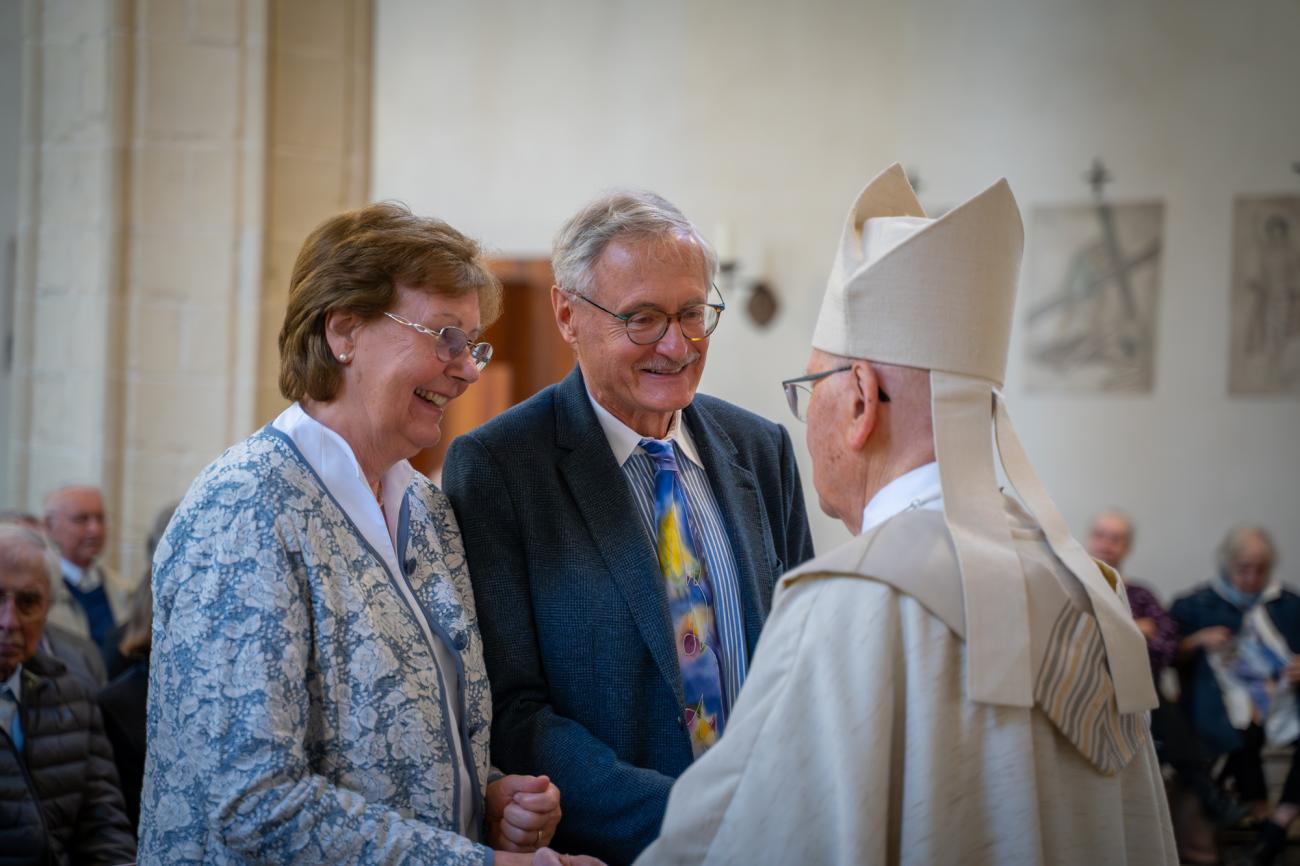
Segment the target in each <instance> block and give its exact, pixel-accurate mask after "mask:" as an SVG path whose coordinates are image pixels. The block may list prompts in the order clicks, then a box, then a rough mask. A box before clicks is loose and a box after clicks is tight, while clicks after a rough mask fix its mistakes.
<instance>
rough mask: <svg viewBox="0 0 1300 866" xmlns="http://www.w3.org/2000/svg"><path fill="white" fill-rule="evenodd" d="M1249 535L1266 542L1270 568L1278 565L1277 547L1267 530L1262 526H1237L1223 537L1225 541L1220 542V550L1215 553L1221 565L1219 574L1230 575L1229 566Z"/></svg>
mask: <svg viewBox="0 0 1300 866" xmlns="http://www.w3.org/2000/svg"><path fill="white" fill-rule="evenodd" d="M1249 535H1253V536H1255V537H1256V538H1258V539H1259V540H1260V541H1262V542H1264V546H1265V547H1267V548H1268V564H1269V567H1270V568H1272V567H1273V566H1275V565H1277V545H1275V544H1273V536H1272V535H1269V532H1268V530H1267V529H1265V528H1264V527H1262V526H1237V527H1234V528H1233V529H1230V530H1228V534H1227V535H1225V536H1223V541H1220V542H1219V547H1218V550H1216V551H1215V556H1216V557H1217V558H1218V563H1219V574H1227V573H1228V566H1229V565H1231V564H1232V560H1233V558H1234V557H1235V556H1236V555H1237V551H1239V550H1241V545H1242V542H1244V541H1245V540H1246V537H1247V536H1249Z"/></svg>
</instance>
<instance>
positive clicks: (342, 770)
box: [139, 428, 491, 866]
mask: <svg viewBox="0 0 1300 866" xmlns="http://www.w3.org/2000/svg"><path fill="white" fill-rule="evenodd" d="M402 511H403V514H402V519H401V533H400V536H399V538H398V541H399V544H398V554H399V560H400V561H401V563H402V567H403V570H404V572H405V573H404V575H400V576H394V575H391V574H390V573H389V571H388V569H387V568H386V567H385V566H384V564H383V560H382V559H381V558H380V557H379V556H378V555H377V554H376V553H375V551H374V550H373V549H372V548H371V547H370V546H369V545H368V544H367V543H366V541H365V540H364V538H363V537H362V536H361V535H360V533H359V532H358V531H357V529H356V527H355V526H354V525H353V524H352V523H351V521H350V520H349V519H348V517H347V515H346V514H345V513H344V512H343V510H342V509H341V508H340V507H339V505H338V504H337V503H336V502H335V501H334V500H333V498H332V497H331V496H330V494H329V493H328V492H327V490H326V489H325V488H324V487H323V486H322V484H321V482H320V480H319V478H318V477H317V476H316V475H315V473H314V472H313V471H312V470H311V468H310V467H309V466H308V465H307V463H306V462H305V461H304V460H303V458H302V457H301V455H300V454H298V452H297V451H296V450H295V449H294V447H293V446H292V445H291V444H290V443H289V441H288V440H287V439H285V438H284V437H283V436H282V435H280V434H279V433H277V432H275V431H273V430H270V429H269V428H268V429H264V430H262V431H261V432H259V433H256V434H254V435H253V436H251V437H249V438H248V439H246V440H245V441H244V442H242V443H240V444H238V445H236V446H234V447H232V448H231V449H229V450H228V451H227V452H226V453H225V454H223V455H222V456H221V457H220V458H218V459H217V460H216V461H215V462H214V463H213V464H212V465H210V466H209V467H208V468H207V469H206V470H204V472H203V473H202V474H201V475H200V476H199V477H198V479H197V480H196V481H195V482H194V484H193V485H192V486H191V488H190V491H189V493H188V494H187V495H186V497H185V499H184V501H183V502H182V503H181V505H180V507H179V509H178V510H177V512H176V515H175V517H174V518H173V520H172V523H171V525H170V526H169V528H168V530H167V533H166V536H165V537H164V539H163V540H162V542H161V544H160V545H159V548H158V552H157V555H156V557H155V560H154V577H153V586H154V609H155V619H154V632H153V641H154V643H153V656H152V662H151V666H150V675H149V676H150V680H149V712H148V738H149V753H148V760H147V764H146V769H145V781H144V791H143V795H142V802H141V822H140V837H141V838H140V854H139V862H140V863H141V864H142V866H143V864H169V866H170V864H185V863H206V864H254V863H267V864H271V863H274V864H307V863H336V864H353V863H355V864H361V863H365V864H423V863H437V864H449V866H460V864H479V863H484V862H487V861H488V860H489V858H490V856H491V855H490V854H489V852H488V851H487V849H486V848H484V847H483V846H481V845H478V844H476V843H474V842H472V841H470V840H469V839H466V838H465V837H463V836H461V835H459V834H458V833H456V832H455V828H456V827H457V824H458V818H457V816H458V814H459V810H460V803H461V798H465V797H473V798H475V800H474V801H473V802H474V803H475V810H474V815H475V818H476V820H478V819H481V815H482V796H483V794H482V787H483V785H484V783H485V780H486V778H487V772H488V732H489V729H490V727H491V725H490V722H491V697H490V693H489V689H488V681H487V674H486V672H485V669H484V666H483V650H482V644H481V642H480V639H479V634H478V623H477V619H476V616H475V613H474V599H473V593H472V590H471V587H470V583H469V574H468V570H467V568H466V564H465V556H464V549H463V547H462V545H461V540H460V532H459V529H458V527H457V524H456V520H455V516H454V515H453V514H452V511H451V506H450V504H449V503H448V501H447V499H446V497H445V496H444V495H443V494H442V493H441V492H440V491H439V490H438V489H437V488H435V487H434V486H433V485H432V484H431V483H429V482H428V481H427V480H426V479H424V478H423V477H422V476H416V478H415V479H414V480H413V481H412V483H411V485H410V486H409V487H408V489H407V491H406V494H405V498H404V501H403V507H402ZM399 581H404V582H405V583H406V585H407V587H409V590H410V594H409V596H408V594H407V593H406V592H404V591H403V589H402V587H401V584H400V583H399ZM411 598H413V599H414V601H415V606H414V607H413V606H412V604H411V603H410V601H409V599H411ZM417 608H418V609H417ZM421 616H422V617H423V618H424V619H426V620H427V622H428V625H429V627H430V631H431V633H432V638H433V640H443V641H445V642H446V643H447V645H448V647H449V648H450V649H451V652H452V654H453V656H454V657H455V658H456V659H457V667H458V674H459V679H460V684H459V685H460V688H459V690H458V691H459V694H460V698H461V699H460V701H459V703H460V706H457V707H449V706H447V689H446V687H445V684H444V683H443V682H442V681H441V679H440V674H439V669H438V666H437V664H436V662H435V658H434V653H433V647H432V645H431V644H430V642H429V639H428V637H427V636H426V632H425V630H424V629H423V628H422V627H421V623H420V617H421ZM450 713H455V714H456V718H457V719H459V726H458V727H459V729H460V732H461V736H462V743H461V750H462V752H463V753H464V754H465V755H466V756H467V758H468V760H470V762H471V763H472V766H471V767H470V768H469V775H470V779H471V785H470V788H471V789H472V790H461V786H460V785H459V784H458V783H457V777H458V772H457V765H456V760H457V759H456V754H457V750H456V744H455V743H454V742H453V734H452V726H451V725H450V724H449V723H448V722H449V715H448V714H450Z"/></svg>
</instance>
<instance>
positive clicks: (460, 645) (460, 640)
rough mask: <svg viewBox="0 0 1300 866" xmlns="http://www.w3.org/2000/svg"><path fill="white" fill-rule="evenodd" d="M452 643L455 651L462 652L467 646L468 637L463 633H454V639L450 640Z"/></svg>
mask: <svg viewBox="0 0 1300 866" xmlns="http://www.w3.org/2000/svg"><path fill="white" fill-rule="evenodd" d="M452 644H453V645H454V646H455V647H456V652H458V653H463V652H464V651H465V647H467V646H469V639H468V638H466V637H465V635H463V634H458V635H456V639H455V640H453V641H452Z"/></svg>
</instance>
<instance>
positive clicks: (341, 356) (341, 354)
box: [339, 352, 348, 364]
mask: <svg viewBox="0 0 1300 866" xmlns="http://www.w3.org/2000/svg"><path fill="white" fill-rule="evenodd" d="M347 362H348V353H347V352H339V363H341V364H346V363H347Z"/></svg>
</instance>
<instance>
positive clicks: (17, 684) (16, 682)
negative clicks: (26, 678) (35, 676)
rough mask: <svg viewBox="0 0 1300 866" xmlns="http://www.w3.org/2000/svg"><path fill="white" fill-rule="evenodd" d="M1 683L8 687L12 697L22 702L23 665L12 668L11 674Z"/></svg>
mask: <svg viewBox="0 0 1300 866" xmlns="http://www.w3.org/2000/svg"><path fill="white" fill-rule="evenodd" d="M3 685H6V686H8V687H9V691H11V692H13V695H14V697H15V698H17V699H18V703H20V704H21V703H22V702H23V666H22V665H21V664H20V665H18V667H16V668H14V672H13V675H12V676H10V677H9V679H7V680H5V681H4V683H3Z"/></svg>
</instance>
